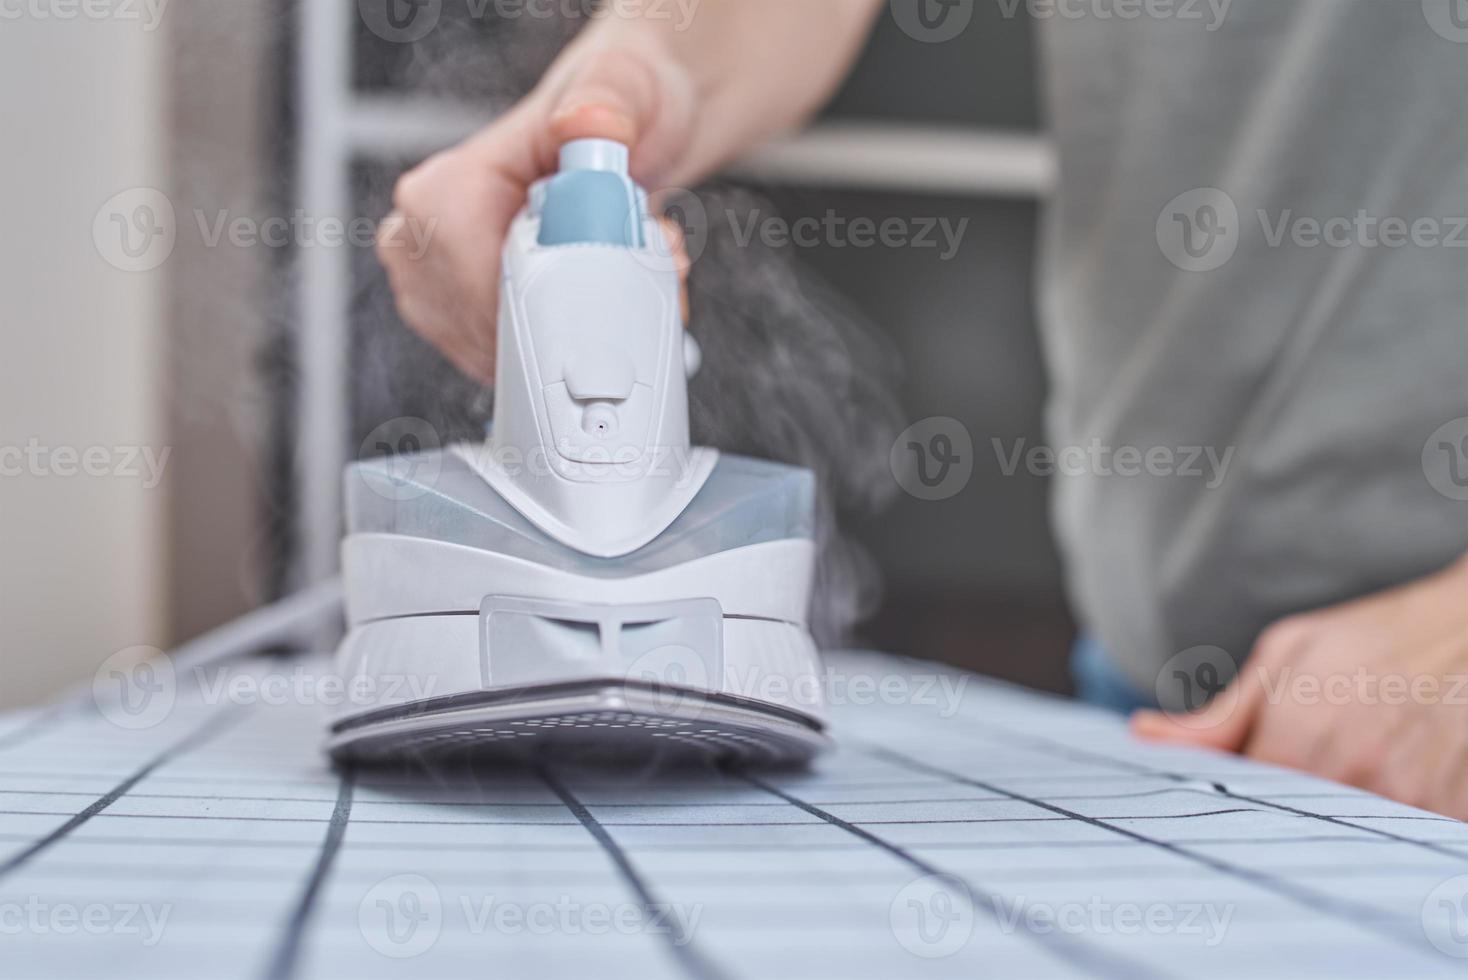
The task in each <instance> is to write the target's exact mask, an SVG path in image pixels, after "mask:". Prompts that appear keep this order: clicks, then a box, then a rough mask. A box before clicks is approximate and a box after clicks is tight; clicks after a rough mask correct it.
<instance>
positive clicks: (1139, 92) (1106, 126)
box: [1040, 0, 1468, 692]
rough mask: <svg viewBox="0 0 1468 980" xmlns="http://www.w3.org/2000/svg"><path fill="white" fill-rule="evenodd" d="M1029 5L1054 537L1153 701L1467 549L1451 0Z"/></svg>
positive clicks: (1463, 129)
mask: <svg viewBox="0 0 1468 980" xmlns="http://www.w3.org/2000/svg"><path fill="white" fill-rule="evenodd" d="M1044 9H1046V10H1049V11H1050V13H1049V14H1048V15H1047V16H1041V18H1040V20H1041V24H1042V27H1041V37H1042V40H1043V53H1044V57H1045V58H1046V60H1047V62H1048V64H1047V68H1048V85H1049V90H1048V97H1049V105H1050V111H1051V123H1052V127H1053V130H1054V132H1055V135H1056V138H1057V140H1058V142H1059V147H1060V154H1061V180H1060V189H1059V194H1058V197H1057V198H1056V199H1055V201H1054V202H1053V205H1052V206H1051V208H1050V210H1049V213H1048V216H1047V228H1046V248H1045V256H1044V262H1043V274H1042V285H1041V306H1042V315H1043V320H1044V342H1045V347H1046V353H1047V356H1048V359H1049V362H1050V367H1051V372H1052V375H1053V383H1054V395H1053V399H1052V402H1051V404H1050V406H1049V410H1048V425H1049V429H1050V438H1051V441H1052V443H1053V445H1054V447H1055V448H1056V449H1058V450H1064V451H1063V452H1062V454H1061V455H1062V460H1061V465H1062V468H1063V471H1064V474H1068V475H1062V476H1061V477H1060V478H1059V479H1058V480H1057V481H1056V489H1055V494H1056V496H1055V502H1054V508H1055V516H1056V523H1057V527H1058V531H1059V534H1060V538H1061V541H1062V546H1063V548H1064V551H1065V554H1066V558H1067V566H1068V574H1069V586H1070V589H1071V593H1072V596H1073V598H1074V600H1075V602H1076V604H1077V606H1078V608H1079V611H1080V614H1081V618H1082V621H1083V623H1084V626H1085V628H1087V629H1089V630H1091V631H1092V632H1093V633H1094V634H1095V635H1096V637H1097V638H1098V639H1099V641H1100V642H1101V644H1102V645H1103V646H1104V647H1105V648H1106V649H1107V650H1108V651H1110V653H1111V656H1112V657H1113V658H1114V659H1115V661H1116V662H1117V664H1118V666H1120V667H1121V668H1122V669H1123V670H1124V671H1125V673H1126V674H1127V675H1128V676H1129V677H1130V678H1131V680H1132V681H1133V682H1134V683H1135V684H1136V686H1137V687H1139V688H1140V689H1142V690H1144V691H1147V692H1152V691H1153V690H1154V684H1155V682H1156V680H1157V677H1158V673H1159V671H1160V669H1161V668H1162V667H1163V665H1164V664H1165V663H1166V662H1167V661H1168V659H1169V658H1170V657H1172V656H1173V655H1175V654H1179V653H1181V652H1183V651H1185V650H1189V649H1190V648H1193V647H1195V646H1202V645H1209V646H1216V647H1221V648H1223V649H1224V650H1227V651H1228V652H1229V653H1230V654H1231V655H1232V656H1233V657H1234V658H1235V659H1236V660H1241V659H1242V658H1243V657H1245V656H1247V654H1248V653H1249V651H1250V648H1251V646H1252V645H1253V643H1254V641H1255V639H1256V638H1257V636H1258V634H1259V633H1260V631H1261V630H1262V629H1263V628H1264V627H1265V626H1267V625H1268V624H1269V623H1270V622H1272V621H1273V620H1275V619H1276V618H1279V617H1282V616H1285V615H1287V614H1290V613H1293V612H1300V611H1305V610H1309V609H1314V608H1319V607H1322V606H1325V605H1329V604H1332V603H1336V602H1339V601H1342V600H1345V599H1348V598H1351V597H1354V596H1359V595H1362V594H1365V593H1369V592H1372V591H1375V590H1379V589H1382V588H1384V587H1388V586H1391V585H1394V584H1398V583H1402V582H1405V581H1408V580H1411V579H1413V578H1416V577H1419V576H1422V575H1424V574H1427V573H1429V572H1432V571H1435V570H1436V569H1438V568H1441V567H1443V566H1445V565H1446V564H1448V563H1449V562H1450V561H1452V560H1453V559H1454V558H1456V557H1458V556H1460V555H1462V554H1463V553H1464V552H1465V551H1468V502H1465V500H1468V0H1441V3H1438V2H1437V0H1426V2H1424V0H1232V2H1231V3H1224V2H1222V0H1211V2H1209V0H1200V2H1198V3H1196V4H1194V3H1191V2H1190V0H1189V2H1186V3H1185V2H1183V0H1174V2H1172V3H1171V4H1169V5H1163V4H1159V3H1155V2H1153V0H1139V2H1134V3H1133V2H1127V0H1123V2H1120V3H1118V2H1116V0H1067V2H1065V3H1062V4H1060V5H1059V6H1058V7H1049V6H1046V7H1045V8H1044ZM1123 9H1126V10H1136V9H1141V10H1142V11H1143V14H1142V16H1139V17H1136V18H1125V17H1121V16H1116V15H1115V14H1116V12H1117V11H1121V10H1123ZM1167 9H1171V10H1172V11H1173V14H1172V15H1171V16H1150V15H1148V14H1147V13H1146V11H1148V10H1153V11H1160V10H1162V11H1165V10H1167ZM1220 9H1221V10H1222V12H1223V13H1222V19H1221V21H1220V19H1219V16H1218V14H1219V11H1220ZM1189 10H1190V11H1192V12H1193V13H1195V14H1200V15H1201V19H1194V18H1192V17H1188V16H1183V14H1184V13H1185V12H1186V11H1189ZM1107 11H1111V12H1112V13H1113V16H1110V17H1105V16H1100V14H1104V13H1105V12H1107ZM1455 420H1456V421H1455ZM1149 453H1150V456H1149V455H1148V454H1149ZM1210 454H1211V455H1210ZM1133 473H1136V474H1138V475H1130V474H1133ZM1465 601H1468V598H1465Z"/></svg>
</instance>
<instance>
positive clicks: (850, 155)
mask: <svg viewBox="0 0 1468 980" xmlns="http://www.w3.org/2000/svg"><path fill="white" fill-rule="evenodd" d="M730 170H731V172H732V173H736V174H739V175H740V176H746V177H753V178H756V179H758V180H763V181H768V182H770V183H779V184H818V185H820V186H821V187H845V188H861V189H865V190H884V191H902V192H908V193H921V194H951V195H958V196H974V197H1042V196H1044V195H1046V194H1048V193H1049V192H1050V190H1051V188H1052V187H1053V186H1054V184H1055V174H1056V163H1055V153H1054V151H1053V149H1052V147H1051V146H1050V143H1049V141H1047V140H1046V139H1044V138H1043V137H1041V136H1035V135H1028V134H1017V133H1004V132H995V131H985V130H980V129H975V128H970V127H958V126H953V127H939V126H904V125H900V124H896V125H894V124H889V123H856V122H839V123H837V122H830V123H823V124H821V125H819V126H816V127H814V128H812V129H810V130H808V131H806V132H805V133H802V134H801V135H799V136H796V137H794V138H792V139H788V140H784V141H781V142H778V143H774V144H772V145H771V146H768V147H766V148H765V149H763V150H761V151H759V152H758V153H756V154H754V155H753V156H751V157H749V158H748V159H746V160H743V161H741V162H739V163H737V164H735V165H734V166H733V167H732V168H730Z"/></svg>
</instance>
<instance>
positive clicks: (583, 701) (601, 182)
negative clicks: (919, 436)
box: [329, 141, 826, 762]
mask: <svg viewBox="0 0 1468 980" xmlns="http://www.w3.org/2000/svg"><path fill="white" fill-rule="evenodd" d="M619 151H620V152H619ZM645 201H646V197H645V195H644V194H643V193H642V192H641V190H640V189H638V188H637V187H636V186H635V185H633V184H632V182H631V181H630V180H628V179H627V177H626V155H625V150H624V149H622V148H620V147H617V146H616V145H615V144H605V143H599V142H596V141H584V142H581V143H573V144H569V145H568V146H567V147H566V149H565V151H563V154H562V174H561V175H560V176H558V177H556V178H552V179H551V180H550V181H548V182H545V183H543V184H541V185H538V186H537V188H535V190H534V191H533V193H532V195H531V205H530V207H529V208H527V210H526V211H525V212H524V213H523V214H522V215H521V216H520V217H519V218H517V219H516V222H515V224H514V227H513V229H512V231H511V233H510V240H509V242H508V243H507V246H506V258H505V268H504V283H503V290H502V293H503V296H504V299H503V304H502V308H501V313H500V328H499V369H498V379H497V384H496V391H495V423H494V427H493V429H492V431H491V433H490V437H489V439H488V441H487V442H486V443H484V444H483V445H476V446H459V447H455V448H453V449H450V450H447V451H442V452H435V453H430V454H425V455H420V456H414V457H398V458H390V459H386V460H379V461H374V462H368V463H362V464H358V465H355V466H353V467H351V468H349V469H348V472H347V511H348V522H349V527H348V537H347V539H346V541H345V543H344V544H343V570H344V576H345V582H346V594H347V613H348V625H349V630H348V633H347V636H346V638H345V640H344V641H343V642H342V645H341V649H340V650H339V652H338V664H339V669H340V672H341V674H342V676H343V679H344V681H345V684H346V691H347V694H348V696H347V697H346V698H344V700H343V705H342V707H341V709H339V710H338V711H337V713H336V717H335V718H334V719H333V726H332V734H331V738H330V743H329V745H330V748H331V749H332V751H333V752H336V753H337V754H339V755H343V756H353V757H358V758H361V757H378V756H396V755H400V754H403V753H404V752H411V753H417V752H420V751H424V750H428V749H434V748H438V749H448V748H460V747H465V746H468V747H472V748H479V749H493V750H494V751H496V752H498V753H510V754H522V753H524V752H527V751H539V750H543V749H548V748H549V749H570V750H573V751H574V752H575V753H577V754H583V753H587V752H592V753H607V752H610V754H613V755H620V756H622V757H624V758H625V757H628V756H629V755H630V756H632V757H634V759H636V758H641V759H649V758H661V757H682V756H687V755H689V754H690V753H691V754H693V755H694V756H696V757H703V756H708V755H715V756H738V757H741V758H743V759H745V760H746V761H761V762H791V761H797V760H800V759H803V758H806V757H808V756H809V755H810V754H812V753H813V752H815V751H817V750H818V749H819V748H820V747H821V746H822V745H824V744H825V741H826V740H825V737H824V736H823V735H822V734H821V732H822V730H823V727H824V723H823V720H822V705H821V686H820V684H819V683H818V676H819V675H818V672H819V658H818V654H817V652H816V649H815V646H814V644H813V643H812V641H811V638H810V635H809V632H808V630H807V626H806V622H807V621H806V610H807V606H808V604H809V600H810V583H811V577H812V572H813V564H814V559H815V546H814V543H813V540H812V536H813V531H812V513H813V505H814V483H813V477H812V476H811V475H810V474H809V473H808V472H806V471H804V470H799V469H795V468H792V467H787V466H780V465H777V464H773V463H767V462H761V461H757V460H751V459H745V458H741V457H733V456H724V457H720V456H719V454H718V453H716V452H713V451H712V450H706V449H699V448H694V447H691V446H690V444H689V439H688V408H687V387H686V385H687V377H686V373H685V368H686V366H687V365H690V364H694V363H696V362H697V360H698V358H697V355H696V351H692V350H689V349H688V347H687V345H689V344H691V340H689V339H688V338H687V337H686V333H685V331H684V329H683V324H682V322H681V318H680V316H679V312H678V309H679V304H678V295H677V293H678V283H677V274H676V269H675V268H674V266H673V264H672V262H671V261H670V260H669V259H668V257H667V255H666V248H665V245H664V243H663V238H662V232H661V229H660V228H659V227H658V225H657V223H656V222H655V221H653V220H652V219H651V217H650V216H649V215H648V214H647V213H646V205H645Z"/></svg>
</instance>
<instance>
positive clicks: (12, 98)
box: [0, 17, 168, 706]
mask: <svg viewBox="0 0 1468 980" xmlns="http://www.w3.org/2000/svg"><path fill="white" fill-rule="evenodd" d="M167 43H168V42H167V37H166V33H165V31H164V30H163V29H161V28H160V30H157V31H148V30H144V29H143V28H142V25H141V24H140V23H138V22H133V21H121V20H116V19H103V20H94V21H86V20H66V21H63V20H58V19H36V18H29V17H23V18H19V19H8V20H6V21H5V22H4V24H3V26H0V132H3V133H4V134H5V152H4V157H3V163H0V178H3V186H4V188H5V190H4V198H5V201H6V207H5V214H4V221H3V225H0V336H3V340H4V350H5V355H4V357H0V449H3V450H4V451H5V452H6V454H7V455H6V456H5V458H4V463H5V465H6V471H5V475H3V476H0V706H8V705H16V704H23V703H27V702H30V701H33V700H36V699H38V698H40V697H41V696H43V695H44V694H47V693H49V692H50V691H52V690H54V689H55V688H56V687H57V686H59V685H60V684H62V683H65V682H68V681H71V680H74V679H77V678H80V677H84V676H89V675H90V673H91V671H92V669H93V667H95V666H96V664H97V663H98V662H100V661H101V660H102V659H104V658H105V657H107V656H108V655H110V654H111V653H113V652H114V651H116V650H118V649H120V648H123V647H127V646H131V645H134V644H147V643H154V644H156V643H161V642H164V640H165V636H164V625H165V616H166V609H167V598H166V589H165V586H164V583H165V579H166V548H165V544H164V515H165V512H166V509H167V501H168V490H167V485H166V483H165V484H164V485H163V486H158V487H151V488H150V487H148V486H145V482H146V481H145V480H144V479H139V478H138V477H135V476H132V475H130V471H131V469H132V467H131V466H129V459H128V454H129V453H136V452H139V451H141V450H142V449H144V448H147V449H149V450H152V451H154V452H155V453H156V452H161V450H162V449H163V448H164V447H165V446H166V443H167V438H166V434H165V422H164V412H163V407H162V406H163V403H162V399H161V395H160V393H161V390H162V383H163V379H164V359H163V356H162V352H163V330H162V323H163V317H162V312H163V310H164V307H165V304H166V302H167V295H166V292H165V288H164V287H165V280H164V278H163V277H162V276H156V275H150V274H140V273H135V272H128V271H124V269H123V268H119V267H117V265H116V264H114V262H116V263H119V264H121V265H127V264H128V261H127V256H126V253H123V252H120V251H118V249H119V248H120V247H121V242H122V239H121V237H120V234H121V230H122V229H120V228H118V227H116V226H113V225H111V224H110V223H106V221H105V219H104V224H103V226H102V228H100V229H99V237H98V238H97V239H96V240H94V235H93V226H94V220H95V219H96V217H97V215H98V213H99V209H102V208H103V205H104V203H105V202H107V201H108V200H109V199H110V198H112V197H113V196H114V195H116V194H118V193H119V192H123V191H126V190H127V189H129V188H137V187H140V186H145V187H146V186H157V181H158V178H159V176H160V174H162V173H163V170H164V163H165V160H166V146H165V139H164V136H165V133H166V129H165V119H166V114H167V113H166V102H165V87H164V83H165V77H164V71H165V67H166V62H165V61H164V59H163V53H164V51H165V50H166V48H165V46H166V44H167ZM141 200H142V199H124V200H122V201H120V202H119V203H118V204H117V206H116V211H117V213H119V214H123V215H124V216H125V217H127V218H129V219H130V218H131V216H132V214H133V212H134V209H135V208H136V207H137V206H138V205H139V203H140V202H141ZM113 236H117V237H113ZM134 242H135V244H136V245H137V246H139V247H140V246H141V242H142V240H141V237H138V236H137V235H136V233H135V238H134ZM142 258H143V260H144V261H146V256H142ZM109 260H112V261H109ZM96 447H101V448H102V450H104V451H105V461H103V456H101V455H99V454H97V453H94V454H93V456H92V465H91V469H92V470H93V472H94V473H97V474H99V475H92V476H88V475H85V474H84V473H82V472H81V469H80V468H81V465H82V462H81V459H80V458H79V457H80V456H81V455H82V454H84V453H86V452H87V451H88V450H89V449H95V448H96ZM28 449H33V450H34V451H33V452H30V453H27V458H24V459H22V458H19V457H18V456H17V453H18V452H19V453H25V452H26V451H27V450H28ZM32 460H34V462H33V461H32ZM104 469H105V472H103V470H104Z"/></svg>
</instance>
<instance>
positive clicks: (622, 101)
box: [550, 48, 659, 146]
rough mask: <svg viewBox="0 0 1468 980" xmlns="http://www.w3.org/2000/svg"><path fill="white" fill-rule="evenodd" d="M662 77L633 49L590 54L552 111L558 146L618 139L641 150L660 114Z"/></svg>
mask: <svg viewBox="0 0 1468 980" xmlns="http://www.w3.org/2000/svg"><path fill="white" fill-rule="evenodd" d="M658 102H659V99H658V86H657V79H656V76H655V74H654V72H653V70H652V68H651V67H650V66H649V65H648V63H647V61H646V60H645V59H644V58H643V57H641V56H639V55H638V54H635V53H633V52H632V51H629V50H623V49H619V48H612V49H606V50H603V51H600V52H597V53H595V54H592V55H589V56H588V57H586V58H585V59H584V61H583V62H582V63H581V65H580V66H579V67H578V69H577V70H576V72H575V74H573V75H572V76H571V77H570V78H569V79H567V80H566V82H565V83H564V87H563V88H562V90H561V92H560V94H559V96H558V97H557V99H556V103H555V107H554V108H553V109H552V110H551V116H550V121H551V133H552V135H553V137H554V138H555V140H556V142H557V143H558V144H559V143H566V142H568V141H570V140H578V139H606V140H616V141H617V142H619V143H625V144H626V145H628V146H635V145H636V144H637V141H638V139H639V138H640V137H641V136H642V134H643V133H645V132H646V131H647V129H648V128H649V127H650V126H651V125H652V122H653V119H654V117H655V116H656V115H657V110H658Z"/></svg>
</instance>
